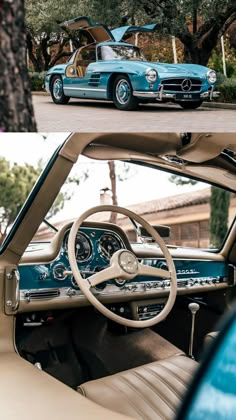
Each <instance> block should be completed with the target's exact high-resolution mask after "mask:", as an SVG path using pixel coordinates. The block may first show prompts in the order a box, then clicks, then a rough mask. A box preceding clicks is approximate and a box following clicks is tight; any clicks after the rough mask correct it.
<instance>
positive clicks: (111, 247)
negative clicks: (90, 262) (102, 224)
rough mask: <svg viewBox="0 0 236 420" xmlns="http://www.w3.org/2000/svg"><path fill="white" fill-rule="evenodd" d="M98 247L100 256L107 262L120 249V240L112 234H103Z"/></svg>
mask: <svg viewBox="0 0 236 420" xmlns="http://www.w3.org/2000/svg"><path fill="white" fill-rule="evenodd" d="M98 245H99V250H100V252H101V254H102V256H103V257H105V258H106V259H108V260H109V259H110V258H111V257H112V255H113V254H114V253H115V252H116V251H119V249H122V243H121V240H120V239H119V238H118V237H117V236H116V235H114V234H113V233H104V234H103V235H102V236H101V237H100V239H99V243H98Z"/></svg>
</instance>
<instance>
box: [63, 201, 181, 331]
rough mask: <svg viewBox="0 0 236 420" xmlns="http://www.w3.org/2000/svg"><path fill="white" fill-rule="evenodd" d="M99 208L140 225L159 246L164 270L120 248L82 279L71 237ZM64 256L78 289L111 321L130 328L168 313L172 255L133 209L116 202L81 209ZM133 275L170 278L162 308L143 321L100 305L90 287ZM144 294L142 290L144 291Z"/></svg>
mask: <svg viewBox="0 0 236 420" xmlns="http://www.w3.org/2000/svg"><path fill="white" fill-rule="evenodd" d="M100 212H116V213H121V214H123V215H124V216H127V217H130V218H131V219H134V220H136V222H138V223H139V224H140V225H142V226H143V227H144V228H145V229H146V230H147V231H148V233H150V235H151V236H152V237H153V239H154V240H155V241H156V243H157V244H158V245H159V246H160V249H161V251H162V252H163V255H164V257H165V259H166V262H167V266H168V271H167V270H163V269H161V268H155V267H150V266H148V265H144V264H141V263H140V262H139V261H138V259H137V257H136V255H134V253H133V252H131V251H129V250H127V249H121V250H119V251H116V252H115V253H114V254H113V256H112V257H111V260H110V266H109V267H108V268H105V269H104V270H102V271H99V272H98V273H95V274H93V275H92V276H90V277H87V278H86V279H84V278H83V277H82V276H81V274H80V271H79V268H78V263H77V261H76V256H75V241H76V235H77V233H78V230H79V228H80V226H81V224H82V223H83V222H84V220H85V219H87V218H88V217H89V216H91V215H92V214H95V213H100ZM68 257H69V262H70V266H71V270H72V273H73V276H74V279H75V281H76V283H77V284H78V286H79V288H80V290H81V291H82V292H83V293H84V295H85V297H86V298H87V299H88V301H89V302H90V303H91V304H92V305H93V306H94V307H95V308H96V309H97V310H98V311H99V312H101V313H102V314H103V315H105V316H106V317H107V318H110V319H111V320H112V321H115V322H117V323H119V324H122V325H125V326H127V327H133V328H145V327H151V326H152V325H155V324H157V323H159V322H161V321H163V320H164V319H165V318H166V316H167V315H168V314H169V312H170V311H171V309H172V308H173V305H174V303H175V299H176V294H177V279H176V271H175V265H174V262H173V259H172V257H171V255H170V252H169V250H168V248H167V246H166V244H165V242H164V241H163V239H162V238H161V237H160V235H159V234H158V233H157V232H156V230H155V229H154V228H153V227H152V226H151V225H150V224H149V223H148V222H147V221H146V220H144V219H143V218H142V217H140V216H138V215H137V214H135V213H133V212H132V211H130V210H127V209H125V208H123V207H119V206H111V205H104V206H96V207H93V208H91V209H89V210H87V211H85V212H84V213H83V214H82V215H81V216H80V217H79V218H78V219H77V220H75V222H74V223H73V225H72V228H71V231H70V234H69V239H68ZM136 276H148V277H149V276H150V277H158V278H160V277H161V278H165V279H168V280H169V281H170V290H169V296H168V299H167V301H166V304H165V306H164V308H163V309H162V310H161V312H160V313H159V314H158V315H156V316H154V317H153V318H151V319H148V320H144V321H137V320H132V319H126V318H123V317H122V316H119V315H117V314H115V313H114V312H112V311H110V309H108V308H107V307H106V306H104V305H103V304H102V303H101V302H100V301H99V300H98V299H97V297H96V296H95V295H94V294H93V292H92V288H93V287H95V286H97V285H99V284H101V283H103V282H106V281H108V280H112V279H121V280H127V281H129V280H133V279H134V278H135V277H136ZM144 294H145V292H144Z"/></svg>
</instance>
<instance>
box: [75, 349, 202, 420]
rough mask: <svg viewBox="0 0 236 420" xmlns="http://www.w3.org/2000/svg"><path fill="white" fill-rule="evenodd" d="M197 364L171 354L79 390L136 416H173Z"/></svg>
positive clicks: (153, 419) (151, 418)
mask: <svg viewBox="0 0 236 420" xmlns="http://www.w3.org/2000/svg"><path fill="white" fill-rule="evenodd" d="M197 366H198V363H197V362H195V361H194V360H192V359H189V358H188V357H186V356H172V357H169V358H167V359H163V360H159V361H157V362H153V363H149V364H147V365H143V366H140V367H137V368H134V369H130V370H127V371H124V372H121V373H117V374H115V375H111V376H107V377H105V378H102V379H97V380H94V381H90V382H86V383H85V384H83V385H81V386H80V387H78V391H79V392H80V393H81V394H83V395H84V396H85V397H87V398H89V399H90V400H92V401H94V402H96V403H98V404H100V405H102V406H103V407H105V408H109V409H111V410H113V411H116V412H118V413H122V414H126V415H128V416H131V417H133V418H135V419H145V420H158V419H162V420H163V419H165V420H167V419H173V418H174V417H175V414H176V412H177V410H178V407H179V405H180V403H181V401H182V398H183V395H184V394H185V392H186V391H187V388H188V385H189V383H190V382H191V380H192V377H193V374H194V371H195V369H196V368H197Z"/></svg>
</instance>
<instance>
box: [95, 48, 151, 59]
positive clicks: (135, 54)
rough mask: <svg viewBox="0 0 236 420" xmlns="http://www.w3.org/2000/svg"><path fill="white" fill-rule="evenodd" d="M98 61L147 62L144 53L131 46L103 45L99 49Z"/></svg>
mask: <svg viewBox="0 0 236 420" xmlns="http://www.w3.org/2000/svg"><path fill="white" fill-rule="evenodd" d="M98 60H103V61H108V60H138V61H146V59H145V57H144V55H143V53H142V51H141V50H140V49H139V48H138V47H135V46H131V45H102V46H101V47H98Z"/></svg>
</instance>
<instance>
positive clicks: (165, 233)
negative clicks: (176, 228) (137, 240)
mask: <svg viewBox="0 0 236 420" xmlns="http://www.w3.org/2000/svg"><path fill="white" fill-rule="evenodd" d="M152 227H153V228H154V229H155V231H156V232H157V233H159V235H160V236H161V237H162V238H169V237H170V227H169V226H164V225H152ZM139 232H140V236H141V237H142V238H147V239H149V240H152V239H153V238H152V237H151V235H150V233H149V232H148V231H147V230H146V229H145V228H144V227H143V226H140V228H139Z"/></svg>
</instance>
